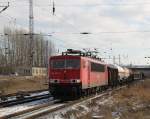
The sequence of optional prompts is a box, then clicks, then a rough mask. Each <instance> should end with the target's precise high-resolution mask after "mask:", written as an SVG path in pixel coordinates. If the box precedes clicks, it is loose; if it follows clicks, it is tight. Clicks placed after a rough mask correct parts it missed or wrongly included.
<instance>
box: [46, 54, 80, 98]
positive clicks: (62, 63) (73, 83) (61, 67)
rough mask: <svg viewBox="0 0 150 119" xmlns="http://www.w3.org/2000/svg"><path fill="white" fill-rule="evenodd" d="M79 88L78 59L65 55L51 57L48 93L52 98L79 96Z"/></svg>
mask: <svg viewBox="0 0 150 119" xmlns="http://www.w3.org/2000/svg"><path fill="white" fill-rule="evenodd" d="M80 87H81V80H80V57H79V56H67V55H64V56H54V57H51V58H50V70H49V89H50V93H51V94H52V95H53V96H54V97H59V96H60V97H63V96H64V97H69V96H70V97H74V96H75V95H79V93H80V90H79V89H80ZM64 90H65V91H64ZM72 92H73V93H72Z"/></svg>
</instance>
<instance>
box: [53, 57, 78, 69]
mask: <svg viewBox="0 0 150 119" xmlns="http://www.w3.org/2000/svg"><path fill="white" fill-rule="evenodd" d="M51 68H53V69H79V68H80V60H79V59H66V60H63V59H62V60H61V59H57V60H52V61H51Z"/></svg>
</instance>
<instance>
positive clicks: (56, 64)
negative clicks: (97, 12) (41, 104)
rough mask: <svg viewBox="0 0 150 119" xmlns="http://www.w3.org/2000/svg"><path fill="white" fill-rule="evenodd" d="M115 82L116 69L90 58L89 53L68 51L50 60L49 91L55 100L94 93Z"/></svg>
mask: <svg viewBox="0 0 150 119" xmlns="http://www.w3.org/2000/svg"><path fill="white" fill-rule="evenodd" d="M115 72H116V73H115ZM116 80H117V69H116V68H115V67H112V66H108V65H107V64H105V63H104V62H102V61H101V60H100V59H98V58H94V57H92V54H91V53H90V52H87V53H83V52H81V51H76V50H72V49H70V50H67V52H63V53H62V55H59V56H53V57H51V58H50V67H49V89H50V93H51V94H52V95H53V96H54V97H56V98H63V97H80V96H81V95H88V94H91V93H95V92H97V91H100V90H102V89H103V88H106V87H107V86H108V85H109V84H110V85H114V84H115V83H114V82H116Z"/></svg>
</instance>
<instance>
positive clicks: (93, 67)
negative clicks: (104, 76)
mask: <svg viewBox="0 0 150 119" xmlns="http://www.w3.org/2000/svg"><path fill="white" fill-rule="evenodd" d="M91 71H93V72H104V71H105V66H104V65H102V64H96V63H93V62H91Z"/></svg>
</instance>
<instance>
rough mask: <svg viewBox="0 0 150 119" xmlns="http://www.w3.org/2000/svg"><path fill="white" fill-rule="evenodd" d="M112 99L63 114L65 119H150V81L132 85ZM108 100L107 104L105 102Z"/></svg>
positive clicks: (89, 104)
mask: <svg viewBox="0 0 150 119" xmlns="http://www.w3.org/2000/svg"><path fill="white" fill-rule="evenodd" d="M111 97H112V98H110V99H109V98H108V97H105V98H104V99H100V100H96V101H95V102H93V101H92V102H90V103H88V104H86V107H88V108H89V111H88V112H87V113H83V112H84V111H85V110H84V109H82V108H81V109H80V108H77V110H69V111H68V112H67V113H66V114H63V115H62V117H63V118H64V119H72V117H71V115H74V117H76V119H150V80H145V81H143V82H138V83H135V84H131V85H130V86H129V87H128V88H125V89H122V90H120V91H118V92H116V93H115V94H112V95H111ZM106 99H108V101H106V102H105V103H99V102H103V101H104V100H106ZM94 116H97V117H94Z"/></svg>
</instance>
